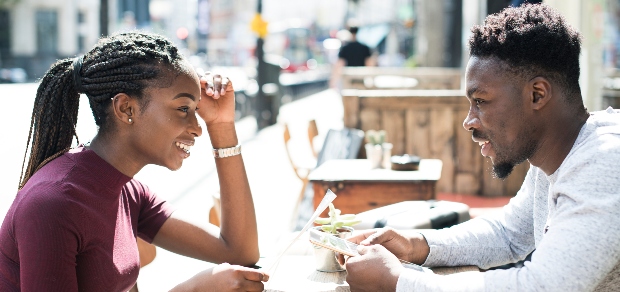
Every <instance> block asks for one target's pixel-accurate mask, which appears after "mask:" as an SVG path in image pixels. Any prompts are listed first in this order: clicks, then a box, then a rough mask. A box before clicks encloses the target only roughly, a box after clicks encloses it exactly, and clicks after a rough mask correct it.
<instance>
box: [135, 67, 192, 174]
mask: <svg viewBox="0 0 620 292" xmlns="http://www.w3.org/2000/svg"><path fill="white" fill-rule="evenodd" d="M191 72H193V70H192V71H191ZM171 78H172V80H170V81H171V85H170V86H169V87H155V86H154V87H150V88H147V89H146V90H145V96H144V98H149V99H150V100H149V101H148V105H147V106H146V109H143V110H141V111H137V112H136V113H135V115H136V116H135V118H134V123H133V126H134V128H133V130H134V131H132V132H133V133H132V135H133V136H135V137H131V138H130V141H132V143H134V145H132V146H134V147H133V149H135V150H136V153H135V156H137V157H140V160H142V161H140V160H139V161H137V163H141V164H144V165H147V164H157V165H161V166H164V167H167V168H168V169H171V170H176V169H179V168H180V167H181V165H182V164H183V160H184V159H186V158H188V157H189V156H190V149H191V147H192V146H193V145H194V139H195V138H196V137H199V136H200V135H202V128H201V127H200V124H199V123H198V120H197V115H196V106H197V105H198V102H199V101H200V84H199V81H198V76H197V75H194V76H188V75H187V74H180V75H178V76H176V77H174V76H172V77H171Z"/></svg>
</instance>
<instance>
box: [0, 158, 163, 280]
mask: <svg viewBox="0 0 620 292" xmlns="http://www.w3.org/2000/svg"><path fill="white" fill-rule="evenodd" d="M170 214H172V209H171V207H170V205H168V204H167V203H166V202H165V201H163V200H161V199H159V198H158V197H157V196H156V195H155V194H154V193H152V192H151V191H150V190H149V189H148V188H147V187H146V186H145V185H143V184H141V183H140V182H138V181H137V180H135V179H132V178H130V177H127V176H125V175H124V174H122V173H121V172H119V171H118V170H117V169H116V168H114V167H113V166H112V165H110V164H108V163H107V162H106V161H104V160H103V159H101V157H99V156H98V155H97V154H96V153H95V152H93V151H92V150H87V149H85V148H83V147H79V148H77V149H74V150H71V151H70V152H68V153H65V154H64V155H62V156H60V157H58V158H56V159H54V160H53V161H51V162H50V163H48V164H47V165H45V166H44V167H43V168H41V169H40V170H39V171H37V172H36V173H35V174H34V175H33V176H32V177H31V178H30V179H29V180H28V183H26V185H25V186H24V188H22V189H21V190H20V191H19V192H18V193H17V197H16V198H15V201H13V205H11V208H10V209H9V211H8V213H7V214H6V217H5V218H4V222H3V223H2V228H1V229H0V291H20V290H21V291H127V290H129V289H131V287H132V286H133V285H134V283H135V282H136V280H137V278H138V272H139V271H140V258H139V255H138V248H137V246H136V236H140V238H142V239H144V240H146V241H148V242H152V241H153V237H155V235H156V234H157V232H158V231H159V228H160V227H161V226H162V225H163V224H164V222H165V221H166V220H167V219H168V217H169V216H170Z"/></svg>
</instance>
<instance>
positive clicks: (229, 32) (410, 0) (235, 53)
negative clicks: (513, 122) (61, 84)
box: [0, 0, 620, 122]
mask: <svg viewBox="0 0 620 292" xmlns="http://www.w3.org/2000/svg"><path fill="white" fill-rule="evenodd" d="M520 2H524V1H515V0H512V1H511V0H441V1H428V0H389V1H384V0H316V1H304V0H287V1H284V0H174V1H173V0H79V1H78V0H0V68H1V69H0V70H1V71H0V82H32V81H35V80H37V78H40V77H41V76H42V74H43V73H44V72H45V71H46V70H47V68H49V65H50V64H51V63H53V62H54V61H55V60H56V59H58V58H64V57H72V56H76V55H79V54H82V53H84V52H86V51H88V50H89V49H90V48H91V47H92V46H93V45H94V44H95V43H96V42H97V39H98V37H99V36H101V35H108V34H111V33H115V32H121V31H128V30H133V29H140V30H145V31H151V32H156V33H161V34H164V35H166V36H168V37H169V38H170V39H171V40H173V41H174V42H175V43H176V44H177V45H178V46H179V47H181V48H183V51H184V52H185V54H186V55H187V56H189V57H190V59H191V60H192V62H193V63H194V64H195V65H196V66H202V67H207V68H212V69H214V68H216V67H226V69H227V71H226V72H229V73H228V74H229V75H234V76H235V77H236V79H239V81H238V82H237V85H238V86H237V87H238V89H239V90H244V91H245V90H247V93H248V95H254V94H256V93H257V91H262V89H263V88H258V87H257V86H256V84H255V83H253V82H252V81H253V80H254V81H255V80H256V79H257V78H256V69H257V67H258V63H260V62H258V61H257V60H259V59H264V60H265V61H266V62H267V63H269V64H275V65H277V66H279V67H280V70H278V71H279V72H275V71H273V70H271V71H269V70H270V69H269V68H268V69H265V70H266V72H270V75H275V74H277V73H280V72H281V73H282V75H280V76H279V77H280V78H278V76H267V78H266V80H265V82H264V83H276V82H273V81H280V83H281V84H278V86H284V87H285V90H280V93H281V96H280V97H281V99H280V100H278V101H277V102H276V103H280V102H283V103H286V102H289V101H291V100H293V99H294V98H298V97H299V96H301V95H303V94H302V93H300V92H298V91H304V90H305V91H306V94H308V93H309V92H311V91H316V90H318V87H320V86H326V84H325V83H324V84H304V85H306V86H305V87H304V86H300V83H308V82H309V81H312V82H315V83H320V82H318V81H319V80H321V79H323V81H324V79H325V78H327V77H328V75H329V73H328V72H327V71H328V70H329V67H330V65H332V64H333V63H335V61H336V60H337V54H338V49H339V48H340V47H341V44H342V43H343V42H346V41H347V33H346V31H345V30H344V29H346V28H347V26H348V25H350V24H352V23H354V24H355V25H357V26H359V27H360V31H359V33H358V36H357V38H358V40H359V41H360V42H361V43H364V44H366V45H368V46H369V47H370V48H371V49H372V50H373V52H374V53H375V54H376V56H377V65H378V66H397V67H415V66H423V67H455V68H462V67H463V65H464V64H465V62H466V59H467V58H466V57H467V48H466V45H465V42H466V39H467V37H468V34H469V28H470V27H471V26H472V25H474V24H477V23H480V22H481V21H482V20H483V19H484V17H485V16H486V15H488V14H490V13H494V12H498V11H500V10H501V9H503V8H505V7H507V6H509V5H511V4H512V5H514V4H515V3H520ZM529 2H541V1H529ZM544 2H545V3H548V4H550V5H552V6H554V7H556V8H557V9H559V10H560V11H561V12H562V13H563V14H564V15H565V16H566V17H567V19H568V20H569V22H570V23H572V24H573V25H574V26H575V27H576V28H577V29H579V30H580V31H581V32H582V33H583V34H584V36H585V41H584V50H583V51H584V54H583V66H582V68H583V72H584V73H587V74H583V76H584V77H583V79H584V80H583V82H582V83H583V84H582V88H584V89H585V91H586V93H587V94H584V95H585V96H586V98H587V104H588V106H589V107H590V108H601V107H603V100H602V99H603V98H602V96H603V93H602V90H603V89H615V88H616V87H618V84H615V83H618V82H615V83H614V82H613V80H605V78H606V77H609V76H615V75H614V74H613V70H612V69H615V68H617V67H618V66H620V61H619V60H618V55H619V44H620V34H619V30H620V25H619V24H618V21H619V18H620V1H617V0H590V1H584V0H566V1H561V0H547V1H544ZM259 9H260V11H259ZM259 12H260V13H261V14H260V15H261V18H260V19H261V20H262V21H264V23H265V25H266V32H265V33H261V34H260V35H259V34H258V33H257V29H259V28H257V27H256V24H253V20H255V17H256V15H257V13H259ZM258 26H260V24H258ZM253 28H254V29H253ZM257 36H261V37H262V38H263V39H264V42H260V45H261V47H262V49H264V57H262V58H258V59H257V57H256V55H257V52H259V51H260V50H257V48H258V46H257ZM261 53H262V52H261ZM222 70H223V69H222ZM291 73H293V75H291ZM262 75H263V76H265V74H262ZM278 79H279V80H278ZM241 81H243V82H241ZM246 81H250V82H246ZM614 84H615V85H614ZM295 86H297V87H302V88H292V87H295ZM614 86H615V87H614ZM310 87H314V88H310ZM266 89H273V88H266ZM295 90H297V91H295ZM259 94H260V92H259ZM244 101H245V100H244ZM274 106H275V107H277V106H278V104H276V105H273V106H272V107H274ZM255 107H256V106H255ZM259 107H261V106H260V105H259ZM261 110H262V111H265V112H264V113H258V116H259V117H260V115H261V114H263V116H266V115H269V114H270V112H271V111H273V109H272V108H269V109H268V108H265V109H261ZM249 114H256V113H255V112H252V110H251V109H250V108H249V106H247V105H246V106H242V107H240V109H239V117H240V118H241V117H242V116H244V115H249ZM270 120H271V122H273V121H274V120H275V118H271V119H270Z"/></svg>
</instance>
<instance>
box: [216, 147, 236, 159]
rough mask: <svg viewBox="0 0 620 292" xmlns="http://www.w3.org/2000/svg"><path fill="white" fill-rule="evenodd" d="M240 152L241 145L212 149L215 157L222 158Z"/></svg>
mask: <svg viewBox="0 0 620 292" xmlns="http://www.w3.org/2000/svg"><path fill="white" fill-rule="evenodd" d="M239 154H241V145H237V146H233V147H229V148H219V149H213V157H215V158H224V157H230V156H235V155H239Z"/></svg>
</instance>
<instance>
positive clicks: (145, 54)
mask: <svg viewBox="0 0 620 292" xmlns="http://www.w3.org/2000/svg"><path fill="white" fill-rule="evenodd" d="M180 60H182V56H181V55H180V54H179V52H178V51H177V48H176V47H175V46H174V45H173V44H172V43H170V42H169V41H168V40H166V39H165V38H163V37H161V36H159V35H152V34H144V33H124V34H118V35H115V36H111V37H108V38H104V39H101V40H100V41H99V43H98V44H97V45H96V46H95V47H94V48H93V49H92V50H91V51H90V52H88V53H86V54H85V55H84V56H83V64H82V66H81V67H80V68H78V69H80V70H79V71H78V72H75V73H78V74H77V75H76V76H79V77H78V78H80V80H79V81H80V82H79V83H80V84H81V86H80V88H76V85H75V82H74V72H73V66H72V64H73V60H72V59H64V60H60V61H58V62H56V63H55V64H54V65H52V67H51V68H50V69H49V70H48V71H47V73H46V74H45V76H44V77H43V79H42V80H41V83H40V85H39V88H38V90H37V96H36V99H35V103H34V108H33V112H32V119H31V123H30V132H29V134H28V141H27V142H26V153H25V154H24V162H23V163H22V175H21V177H20V184H19V188H20V189H21V188H22V187H23V186H24V185H25V184H26V182H27V181H28V180H29V179H30V177H32V175H33V174H34V173H35V172H36V171H37V170H38V169H40V168H41V167H43V166H44V165H45V164H46V163H47V162H49V161H51V160H53V159H55V158H56V157H58V156H60V155H62V154H63V153H65V152H66V151H68V149H70V147H71V143H72V140H73V137H74V136H75V137H76V139H77V134H76V132H75V126H76V123H77V112H78V106H79V96H80V95H79V93H78V92H82V93H85V94H86V96H88V100H89V103H90V107H91V109H92V112H93V116H94V117H95V124H96V125H97V126H99V133H101V132H105V131H109V129H108V128H109V127H110V125H108V123H107V121H108V120H107V116H108V111H109V109H110V105H111V99H112V98H113V97H114V96H115V95H116V94H119V93H126V94H128V95H130V96H132V97H134V98H136V99H138V100H140V102H141V103H142V104H143V106H142V108H144V107H145V106H146V104H147V103H148V100H147V99H145V98H144V94H143V93H144V90H145V88H146V87H147V86H150V85H154V84H155V85H156V83H153V82H157V81H159V80H160V79H161V80H163V78H162V77H164V75H165V74H167V73H166V72H164V71H163V70H162V69H164V68H168V69H172V70H174V71H176V72H177V73H180V72H184V70H186V69H185V68H184V67H183V66H181V65H180ZM186 73H188V72H186ZM78 143H79V142H78ZM28 148H30V158H29V159H28V166H27V167H26V168H24V165H25V164H26V155H27V153H28Z"/></svg>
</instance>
